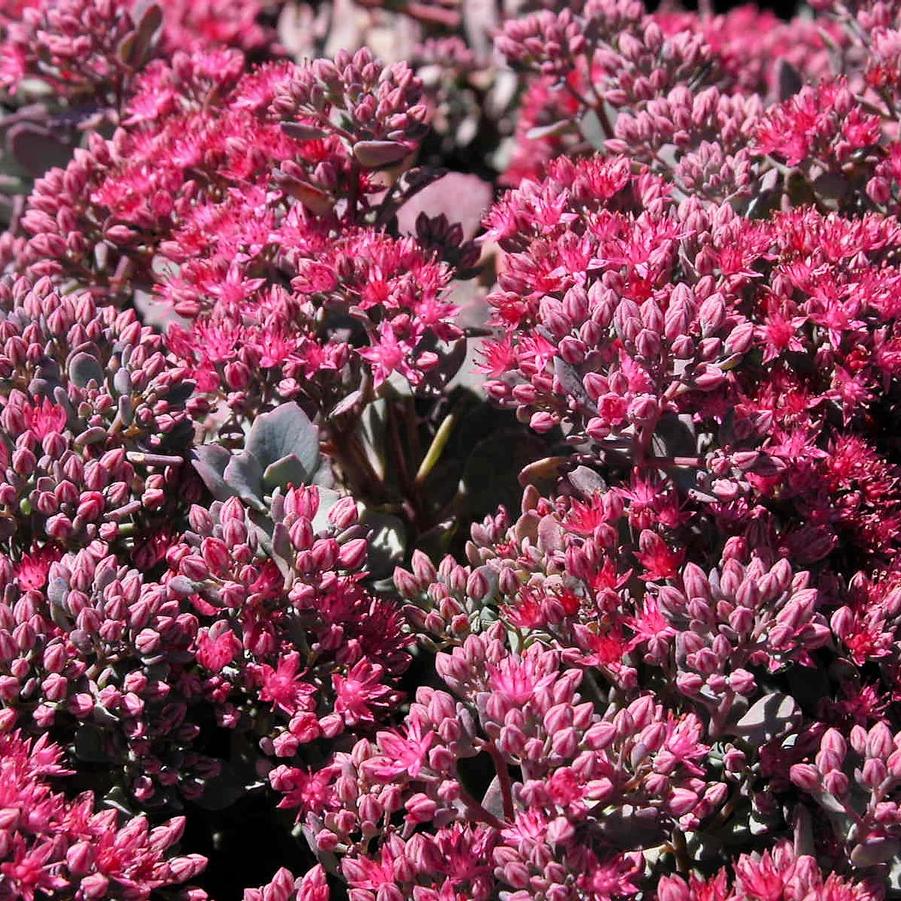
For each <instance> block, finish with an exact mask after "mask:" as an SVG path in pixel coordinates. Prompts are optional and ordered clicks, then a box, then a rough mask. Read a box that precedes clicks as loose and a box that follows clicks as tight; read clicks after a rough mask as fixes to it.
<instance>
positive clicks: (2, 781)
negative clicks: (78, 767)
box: [0, 732, 206, 901]
mask: <svg viewBox="0 0 901 901" xmlns="http://www.w3.org/2000/svg"><path fill="white" fill-rule="evenodd" d="M66 775H70V774H69V773H68V772H67V770H66V768H65V764H64V762H63V760H62V751H61V750H60V748H58V747H56V746H55V745H53V744H50V743H48V742H47V741H46V740H45V738H40V739H38V740H37V741H30V740H27V739H24V738H23V737H22V736H21V735H19V733H17V732H6V733H4V734H2V735H0V804H2V809H3V825H2V827H0V847H2V859H3V863H2V864H0V897H3V898H9V899H13V898H21V899H25V901H32V899H34V898H48V897H58V898H62V897H66V898H85V899H88V898H106V897H120V898H134V899H147V898H150V897H151V895H152V894H153V893H154V892H155V891H156V890H158V889H161V888H166V887H170V886H177V885H180V884H181V883H184V882H186V881H188V880H190V879H193V878H194V877H195V876H196V875H197V874H198V873H199V872H200V871H201V870H202V869H203V865H204V860H203V858H202V857H199V856H198V855H187V856H184V857H174V856H171V855H170V854H169V853H168V852H169V849H170V848H171V847H172V846H173V845H174V844H175V843H176V842H178V840H179V839H180V837H181V834H182V832H183V831H184V828H185V820H184V817H178V818H176V819H172V820H169V821H168V822H166V823H164V824H162V825H160V826H155V827H151V826H150V823H149V822H148V820H147V818H146V817H143V816H139V817H132V818H131V819H128V820H126V821H125V822H121V818H120V817H119V815H118V814H117V812H116V811H115V810H98V809H97V807H96V806H95V801H94V797H93V795H92V794H91V792H85V793H84V794H82V795H79V796H78V797H77V798H75V799H74V800H69V799H67V798H66V796H65V795H64V794H63V793H62V792H60V791H57V790H56V789H54V787H53V784H52V782H51V780H52V779H54V778H59V777H60V776H66ZM120 822H121V824H120ZM185 896H186V897H190V898H192V899H200V898H205V897H206V893H204V892H202V891H199V890H196V889H195V890H191V891H189V892H186V893H185Z"/></svg>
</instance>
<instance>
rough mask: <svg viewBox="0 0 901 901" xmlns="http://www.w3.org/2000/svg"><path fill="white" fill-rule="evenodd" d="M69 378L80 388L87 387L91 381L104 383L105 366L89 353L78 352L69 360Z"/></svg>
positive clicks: (99, 383)
mask: <svg viewBox="0 0 901 901" xmlns="http://www.w3.org/2000/svg"><path fill="white" fill-rule="evenodd" d="M69 378H70V379H71V380H72V382H73V383H74V384H76V385H77V386H78V387H79V388H86V387H87V386H88V384H89V383H90V382H96V383H97V384H98V385H102V384H103V368H102V367H101V365H100V363H98V362H97V360H96V359H95V358H94V357H92V356H91V355H90V354H88V353H84V352H82V353H77V354H75V356H74V357H72V359H71V360H70V361H69Z"/></svg>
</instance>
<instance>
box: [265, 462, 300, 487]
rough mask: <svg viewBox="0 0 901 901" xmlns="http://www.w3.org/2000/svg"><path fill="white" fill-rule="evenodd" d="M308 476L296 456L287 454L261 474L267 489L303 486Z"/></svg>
mask: <svg viewBox="0 0 901 901" xmlns="http://www.w3.org/2000/svg"><path fill="white" fill-rule="evenodd" d="M309 478H310V474H309V473H308V472H307V470H306V469H305V468H304V465H303V463H301V462H300V460H299V459H298V457H297V454H288V455H287V456H285V457H282V458H281V460H276V461H275V463H270V464H269V465H268V466H267V467H266V470H265V472H264V473H263V485H264V487H266V488H267V489H272V488H287V487H288V485H294V486H295V487H296V486H298V485H305V484H307V483H308V482H309Z"/></svg>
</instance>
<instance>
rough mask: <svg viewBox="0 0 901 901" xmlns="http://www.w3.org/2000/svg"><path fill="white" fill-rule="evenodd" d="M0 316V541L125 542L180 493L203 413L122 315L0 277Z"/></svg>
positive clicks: (171, 367) (184, 381)
mask: <svg viewBox="0 0 901 901" xmlns="http://www.w3.org/2000/svg"><path fill="white" fill-rule="evenodd" d="M0 317H2V319H0V329H2V332H0V333H2V339H3V347H2V352H0V371H2V378H3V389H2V398H3V410H2V414H0V417H2V427H3V428H2V433H0V511H2V519H0V538H2V539H3V540H4V541H7V540H9V541H11V542H12V546H13V547H14V548H17V549H18V550H19V551H26V550H29V549H30V550H32V551H36V550H37V548H38V547H39V546H42V547H44V549H45V551H48V552H49V551H50V550H51V549H53V548H57V549H63V548H67V547H83V546H85V545H86V544H88V543H90V542H91V541H93V540H94V539H97V538H102V539H103V540H104V541H116V540H118V539H122V540H124V541H130V542H131V543H133V536H134V535H135V534H136V533H137V532H138V531H139V530H145V529H151V528H152V527H153V526H152V523H153V521H154V520H156V521H161V520H162V519H163V518H164V517H165V516H166V515H167V513H169V512H170V511H171V508H172V495H173V493H177V492H178V491H180V490H183V489H182V488H181V487H180V486H182V485H183V484H185V470H186V469H187V468H188V465H187V461H186V459H185V453H186V451H187V449H188V447H189V446H190V442H191V439H192V436H193V428H192V423H191V416H192V415H200V414H202V413H203V409H204V402H203V401H202V400H199V401H198V399H192V397H191V395H192V393H193V390H194V383H193V382H191V381H190V380H189V379H188V378H187V373H186V370H185V368H184V367H182V366H178V365H176V364H174V363H173V362H172V360H171V359H170V358H169V357H168V356H167V355H166V353H165V349H164V347H163V342H162V339H161V337H160V335H159V334H157V333H155V332H154V331H153V330H152V329H150V328H148V327H147V326H144V325H142V324H141V322H140V321H139V320H138V319H137V318H136V317H135V316H134V315H133V314H132V313H130V312H127V311H126V312H118V311H117V310H115V309H114V308H112V307H102V308H99V309H98V307H97V305H96V304H95V303H94V301H93V300H92V298H91V297H90V295H89V294H86V293H85V294H69V295H61V294H60V293H59V292H58V291H56V290H55V288H54V286H53V285H52V284H51V282H50V281H49V279H46V278H44V279H40V280H38V281H37V282H35V283H34V284H32V283H31V282H30V281H29V280H27V279H17V280H15V281H14V282H12V283H8V282H4V283H2V284H0ZM44 576H46V572H45V573H44ZM31 581H37V584H36V585H35V586H34V587H36V588H40V587H42V586H43V584H44V579H43V578H38V576H36V575H35V576H32V577H31Z"/></svg>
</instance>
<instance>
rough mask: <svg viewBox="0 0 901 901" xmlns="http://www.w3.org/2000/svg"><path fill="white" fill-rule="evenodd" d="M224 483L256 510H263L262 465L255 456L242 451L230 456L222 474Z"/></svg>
mask: <svg viewBox="0 0 901 901" xmlns="http://www.w3.org/2000/svg"><path fill="white" fill-rule="evenodd" d="M223 478H224V479H225V483H226V484H227V485H228V487H229V488H231V489H232V491H234V493H235V494H237V495H238V497H240V498H241V500H242V501H245V502H246V503H248V504H250V506H251V507H254V508H256V509H257V510H265V509H266V508H265V506H264V504H263V500H262V497H263V467H262V466H261V465H260V461H259V460H258V459H257V458H256V456H255V455H254V454H252V453H250V452H249V451H244V452H243V453H241V454H238V455H236V456H234V457H232V458H231V460H229V461H228V465H227V466H226V467H225V473H224V475H223Z"/></svg>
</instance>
